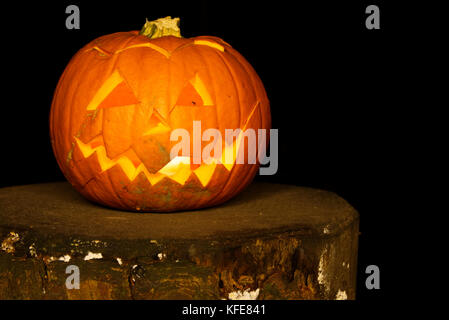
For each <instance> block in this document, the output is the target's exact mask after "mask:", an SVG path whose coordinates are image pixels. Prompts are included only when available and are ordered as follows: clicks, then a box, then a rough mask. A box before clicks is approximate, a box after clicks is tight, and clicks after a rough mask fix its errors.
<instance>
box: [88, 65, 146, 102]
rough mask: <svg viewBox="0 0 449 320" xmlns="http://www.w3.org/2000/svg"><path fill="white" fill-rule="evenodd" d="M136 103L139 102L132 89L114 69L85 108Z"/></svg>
mask: <svg viewBox="0 0 449 320" xmlns="http://www.w3.org/2000/svg"><path fill="white" fill-rule="evenodd" d="M137 103H139V100H137V98H136V96H135V95H134V93H133V91H132V89H131V88H130V87H129V85H128V84H127V83H126V81H125V80H124V79H123V78H122V77H121V75H120V73H119V72H118V71H114V73H112V74H111V76H110V77H109V78H108V79H106V81H105V82H104V83H103V85H102V86H101V87H100V89H98V91H97V92H96V94H95V95H94V97H93V98H92V100H91V101H90V103H89V105H88V106H87V110H96V109H98V108H111V107H119V106H128V105H133V104H137Z"/></svg>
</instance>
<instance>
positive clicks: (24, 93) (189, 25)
mask: <svg viewBox="0 0 449 320" xmlns="http://www.w3.org/2000/svg"><path fill="white" fill-rule="evenodd" d="M69 4H76V5H78V6H79V8H80V12H81V29H80V30H67V29H66V28H65V19H66V17H67V14H65V8H66V6H67V5H69ZM369 4H376V5H378V6H379V7H380V12H381V29H380V30H367V29H366V28H365V19H366V17H367V15H366V14H365V8H366V6H367V5H369ZM400 14H401V13H400V12H399V10H398V9H397V8H394V7H392V6H391V4H390V5H388V4H387V3H386V2H384V1H378V0H375V1H372V2H366V1H365V2H364V1H316V2H312V1H310V2H301V1H294V2H293V1H292V2H281V1H270V2H265V3H264V2H260V1H258V2H244V1H234V2H231V1H214V2H207V1H198V2H191V1H183V2H179V3H176V2H173V1H170V2H169V3H168V2H167V3H165V2H160V3H155V2H154V1H126V3H123V2H122V3H119V2H117V3H112V2H107V1H95V2H93V1H90V2H87V1H71V2H68V1H60V3H55V4H51V5H50V4H45V5H44V4H42V3H41V2H39V3H36V2H33V3H29V4H26V5H24V4H19V3H16V4H12V5H11V6H9V7H8V9H7V10H5V11H4V12H3V17H4V19H3V20H2V30H3V34H2V42H3V44H2V51H3V54H4V58H3V71H2V77H4V78H6V79H8V80H7V83H8V85H7V90H2V91H4V92H3V94H5V95H6V96H7V97H8V99H7V100H6V101H7V102H4V103H3V104H2V120H3V121H2V126H1V131H2V132H1V135H2V137H4V138H3V139H2V148H1V150H2V157H0V165H1V167H2V168H6V170H5V169H4V170H2V176H1V177H2V178H1V180H0V187H4V186H11V185H19V184H30V183H41V182H48V181H58V180H64V177H63V175H62V174H61V172H60V170H59V168H58V165H57V163H56V161H55V159H54V157H53V153H52V150H51V146H50V139H49V129H48V116H49V111H50V105H51V100H52V95H53V91H54V88H55V87H56V84H57V81H58V79H59V77H60V75H61V74H62V72H63V70H64V68H65V66H66V64H67V63H68V61H69V59H70V58H71V57H72V56H73V54H75V52H76V51H77V50H78V49H79V48H81V47H82V46H83V45H85V44H86V43H87V42H89V41H91V40H93V39H95V38H97V37H99V36H101V35H104V34H108V33H113V32H118V31H128V30H139V29H140V28H141V26H142V25H143V23H144V22H145V18H148V19H149V20H153V19H156V18H159V17H164V16H167V15H171V16H172V17H180V18H181V25H180V27H181V32H182V35H183V36H184V37H192V36H196V35H213V36H218V37H220V38H223V39H224V40H225V41H226V42H228V43H230V44H231V45H232V46H233V47H234V48H235V49H237V50H238V51H239V52H240V53H241V54H242V55H243V56H244V57H246V59H247V60H248V61H249V62H250V63H251V64H252V65H253V67H254V68H255V69H256V71H257V72H258V74H259V76H260V78H261V79H262V81H263V83H264V85H265V88H266V91H267V94H268V97H269V99H270V102H271V112H272V127H273V128H277V129H279V170H278V173H277V174H276V175H274V176H263V177H256V179H258V180H263V181H270V182H279V183H287V184H295V185H302V186H311V187H316V188H321V189H326V190H330V191H334V192H336V193H337V194H339V195H340V196H342V197H343V198H345V199H346V200H347V201H348V202H349V203H350V204H351V205H353V206H354V207H355V208H356V209H357V210H358V211H359V213H360V231H361V235H360V243H359V271H358V290H357V298H358V299H359V300H362V301H380V300H381V299H386V298H387V295H388V297H392V296H394V292H392V291H391V289H392V287H393V286H394V282H395V281H396V279H397V278H398V277H400V274H397V273H396V272H397V266H395V265H394V260H393V254H392V253H393V252H395V251H396V249H397V247H398V246H399V245H400V239H392V237H391V236H392V235H394V230H393V228H394V227H395V224H394V222H393V219H394V215H395V213H394V212H393V209H392V205H391V204H392V201H393V200H394V196H395V195H394V190H395V189H396V187H397V186H396V183H397V180H398V178H399V177H398V176H397V175H398V173H397V172H398V171H397V170H396V169H397V168H398V166H400V164H399V163H398V162H397V160H396V155H397V154H398V153H399V152H400V151H401V150H400V149H401V139H402V138H401V135H400V134H399V133H398V132H397V131H398V124H399V123H400V120H398V119H399V116H398V115H399V114H401V112H402V109H403V105H402V104H401V103H400V101H399V100H398V99H397V98H396V97H395V95H394V94H393V93H395V92H396V91H397V90H399V89H398V77H397V75H398V74H399V73H400V68H401V65H400V64H398V63H397V62H398V61H403V60H401V59H398V58H399V57H400V55H401V54H400V52H401V51H400V48H401V42H402V41H403V39H405V38H406V35H407V29H406V28H405V27H404V26H403V25H401V24H399V23H397V22H395V21H396V19H397V16H398V15H400ZM402 58H403V57H402ZM3 88H4V89H5V84H3ZM393 240H394V241H393ZM370 264H375V265H378V266H379V267H380V270H381V289H380V290H367V289H366V288H365V285H364V282H365V277H366V275H365V272H364V271H365V268H366V266H367V265H370Z"/></svg>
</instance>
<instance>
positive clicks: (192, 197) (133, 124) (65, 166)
mask: <svg viewBox="0 0 449 320" xmlns="http://www.w3.org/2000/svg"><path fill="white" fill-rule="evenodd" d="M178 22H179V19H178V18H176V19H171V18H170V17H167V18H162V19H158V20H156V21H152V22H149V21H147V22H146V24H145V26H144V27H143V29H142V30H141V31H140V32H137V31H131V32H118V33H114V34H110V35H105V36H102V37H100V38H98V39H96V40H93V41H92V42H91V43H89V44H87V45H86V46H85V47H84V48H82V49H81V50H80V51H79V52H78V53H76V55H75V56H74V57H73V58H72V59H71V61H70V62H69V64H68V65H67V67H66V69H65V71H64V73H63V74H62V76H61V79H60V80H59V83H58V85H57V88H56V91H55V94H54V98H53V103H52V107H51V114H50V134H51V139H52V140H51V141H52V146H53V150H54V153H55V156H56V159H57V161H58V164H59V166H60V168H61V170H62V172H63V173H64V175H65V176H66V178H67V179H68V181H69V182H70V183H71V184H72V185H73V186H74V187H75V188H76V189H77V190H78V191H79V192H80V193H81V194H83V195H84V196H85V197H86V198H88V199H90V200H92V201H94V202H98V203H100V204H103V205H106V206H110V207H114V208H120V209H125V210H132V211H161V212H164V211H176V210H188V209H195V208H202V207H207V206H212V205H216V204H219V203H222V202H224V201H226V200H228V199H230V198H231V197H233V196H234V195H236V194H237V193H239V192H240V191H241V190H242V189H243V188H245V187H246V186H247V185H248V184H249V183H250V182H251V180H252V179H253V177H254V176H255V174H256V172H257V170H258V165H259V161H257V162H256V163H245V162H244V163H236V161H235V159H236V152H234V153H233V156H232V161H231V162H224V161H219V160H220V159H221V158H220V156H218V157H214V158H213V161H210V160H211V159H209V161H205V160H204V159H200V161H199V162H198V161H192V156H184V155H180V156H176V157H172V158H170V150H171V148H172V147H173V146H174V145H175V144H176V143H177V141H173V139H170V136H171V133H172V132H173V130H175V129H178V128H182V129H185V130H186V132H188V133H190V135H192V134H193V124H194V121H198V122H200V123H201V130H202V132H204V130H207V129H210V128H215V129H218V131H219V132H220V133H221V137H225V130H226V129H241V130H242V132H243V131H245V130H247V129H253V130H259V129H269V127H270V121H271V120H270V110H269V102H268V99H267V96H266V93H265V89H264V87H263V84H262V82H261V80H260V79H259V77H258V76H257V74H256V72H255V71H254V69H253V68H252V67H251V66H250V64H249V63H248V62H247V61H246V60H245V59H244V58H243V57H242V56H241V55H240V54H239V53H238V52H237V51H236V50H234V49H233V48H232V47H231V46H230V45H229V44H227V43H226V42H224V41H223V40H221V39H219V38H217V37H210V36H200V37H194V38H183V37H181V35H180V31H179V27H178ZM241 138H242V136H241V135H239V136H237V137H235V139H234V140H233V141H232V142H231V143H229V142H228V141H223V144H222V149H223V150H225V149H227V150H228V149H231V150H234V151H235V150H236V149H238V148H237V147H236V146H237V145H238V144H240V143H244V142H242V139H241ZM200 143H201V147H204V146H205V145H206V144H207V142H205V141H201V142H200ZM261 143H265V144H266V143H267V139H265V141H263V139H262V142H261ZM190 144H191V145H193V144H195V140H194V138H192V139H191V142H190ZM257 148H258V150H259V149H261V145H260V144H258V145H257Z"/></svg>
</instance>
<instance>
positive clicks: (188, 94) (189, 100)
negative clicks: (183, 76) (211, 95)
mask: <svg viewBox="0 0 449 320" xmlns="http://www.w3.org/2000/svg"><path fill="white" fill-rule="evenodd" d="M176 105H178V106H192V107H194V106H196V107H200V106H203V105H204V102H203V98H201V96H200V95H199V94H198V92H197V91H196V90H195V88H194V87H193V85H192V84H191V83H190V82H189V83H187V85H186V86H185V87H184V89H183V90H182V91H181V94H180V95H179V97H178V101H176Z"/></svg>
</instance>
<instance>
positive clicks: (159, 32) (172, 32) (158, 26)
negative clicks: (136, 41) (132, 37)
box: [139, 16, 182, 39]
mask: <svg viewBox="0 0 449 320" xmlns="http://www.w3.org/2000/svg"><path fill="white" fill-rule="evenodd" d="M139 34H141V35H144V36H146V37H148V38H150V39H156V38H160V37H165V36H175V37H178V38H182V36H181V30H179V18H173V19H172V17H170V16H168V17H165V18H160V19H157V20H154V21H148V19H146V22H145V24H144V25H143V28H142V30H140V33H139Z"/></svg>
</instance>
